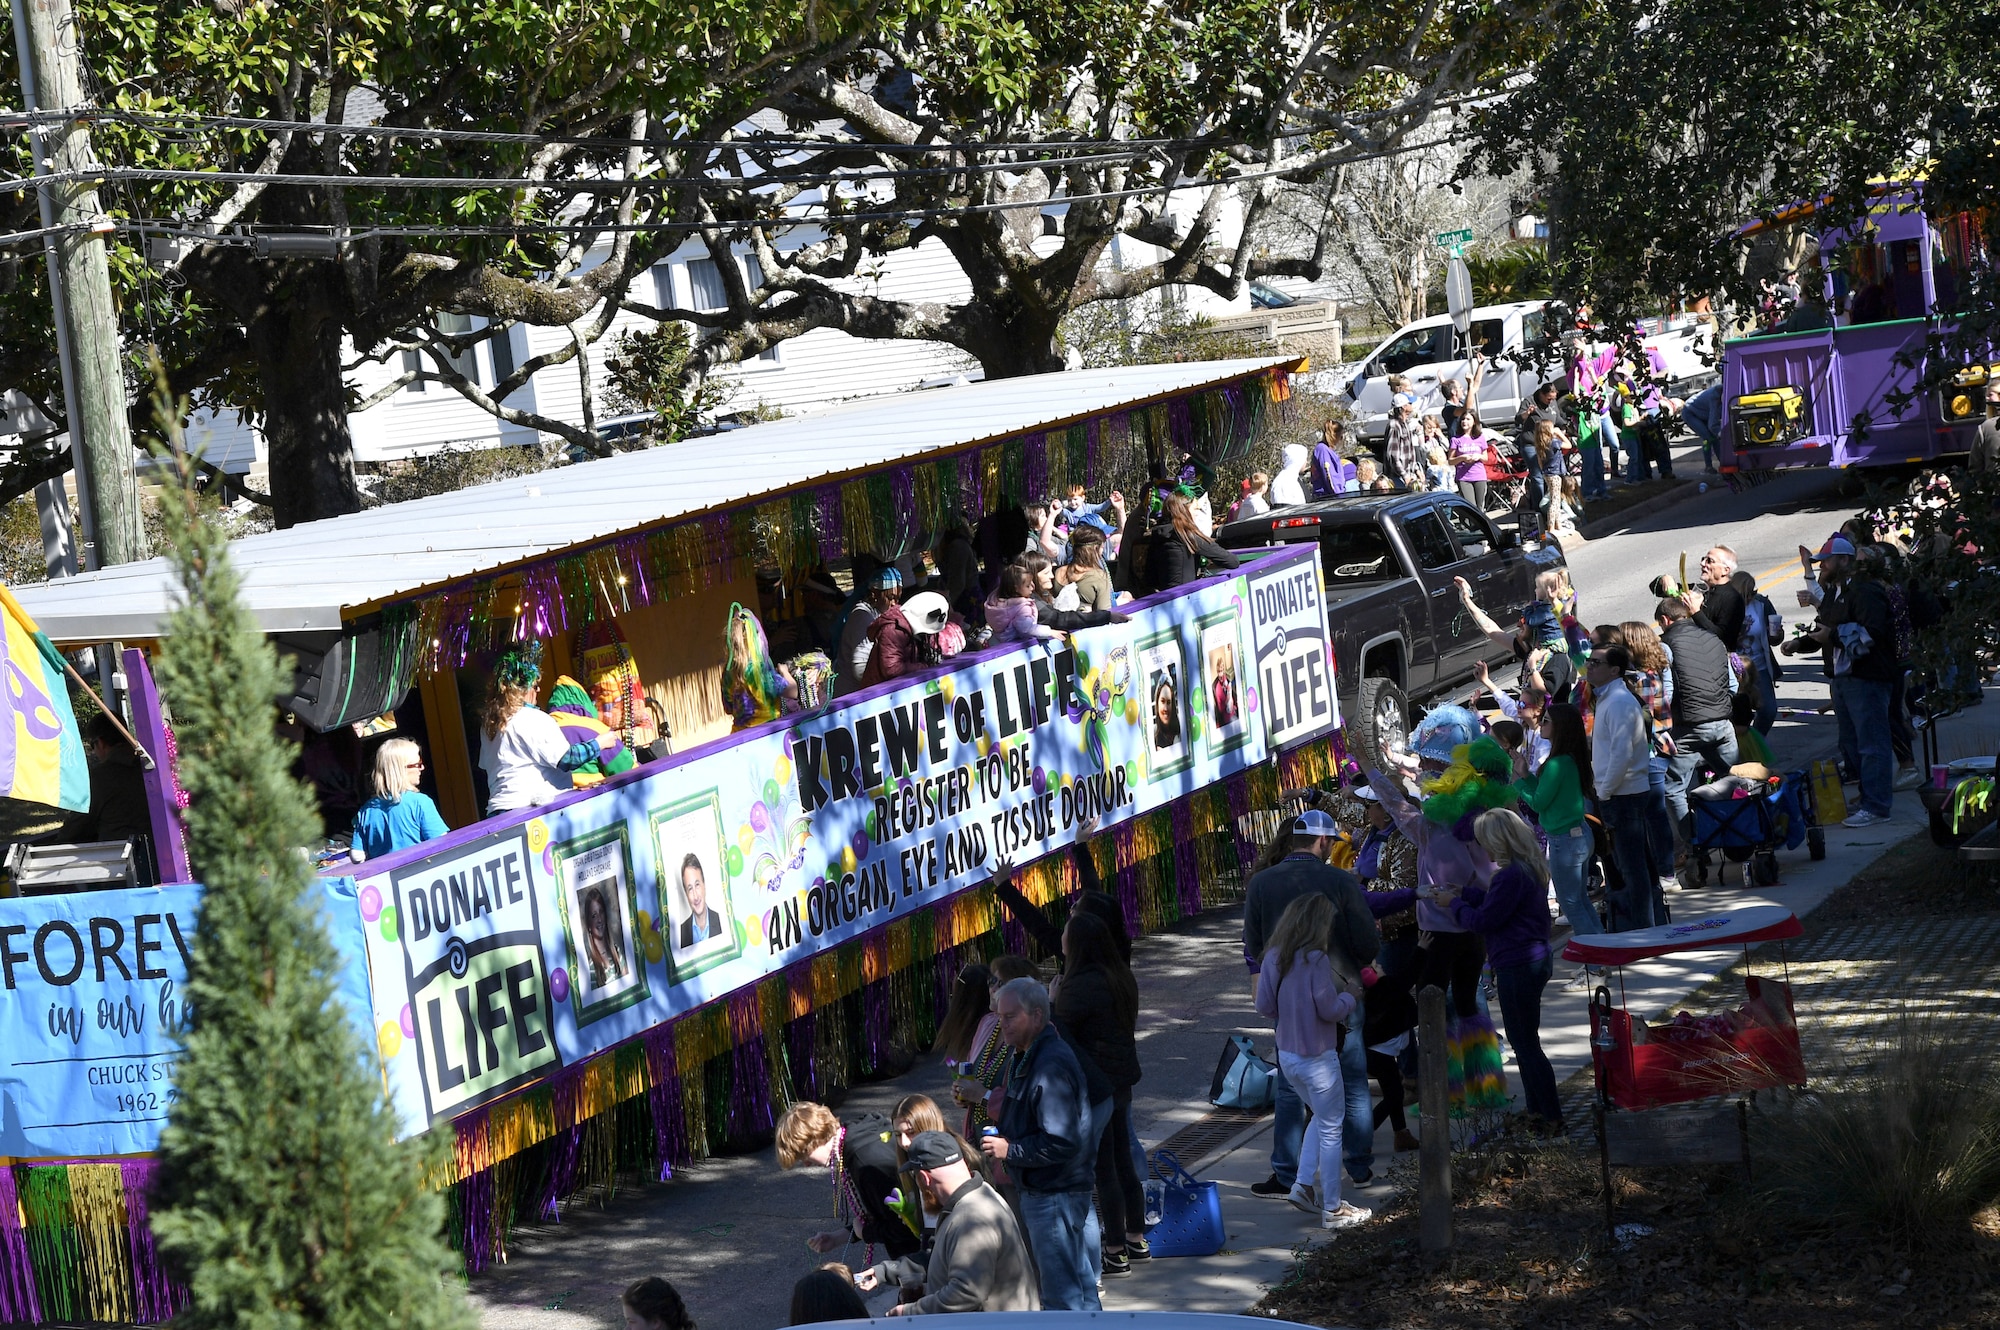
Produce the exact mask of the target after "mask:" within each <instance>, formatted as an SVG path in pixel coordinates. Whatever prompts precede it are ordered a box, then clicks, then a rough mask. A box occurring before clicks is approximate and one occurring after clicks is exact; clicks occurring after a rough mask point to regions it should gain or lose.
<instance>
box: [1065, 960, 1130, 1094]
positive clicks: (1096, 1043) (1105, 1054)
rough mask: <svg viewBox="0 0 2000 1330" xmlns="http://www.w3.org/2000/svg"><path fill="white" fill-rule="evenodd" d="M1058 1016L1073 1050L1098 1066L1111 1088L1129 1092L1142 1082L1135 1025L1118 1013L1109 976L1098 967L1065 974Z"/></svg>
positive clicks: (1067, 971)
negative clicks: (1140, 1079)
mask: <svg viewBox="0 0 2000 1330" xmlns="http://www.w3.org/2000/svg"><path fill="white" fill-rule="evenodd" d="M1134 1015H1135V1017H1136V1015H1137V1013H1134ZM1055 1017H1056V1025H1057V1027H1058V1028H1060V1029H1061V1030H1062V1035H1063V1038H1065V1039H1067V1040H1068V1041H1069V1044H1070V1047H1071V1048H1073V1049H1075V1050H1076V1052H1077V1055H1078V1056H1079V1057H1084V1058H1088V1059H1090V1061H1092V1062H1094V1063H1096V1064H1097V1069H1098V1070H1099V1071H1101V1072H1103V1073H1104V1077H1105V1079H1106V1080H1108V1081H1110V1082H1111V1086H1112V1089H1114V1090H1129V1089H1131V1088H1132V1087H1133V1086H1135V1085H1137V1084H1138V1083H1139V1044H1138V1031H1137V1029H1136V1022H1135V1021H1134V1022H1128V1021H1127V1020H1125V1019H1124V1018H1123V1017H1121V1016H1120V1015H1119V1014H1118V1001H1117V998H1116V997H1114V996H1113V994H1112V989H1111V976H1110V975H1108V974H1106V973H1105V972H1104V971H1103V970H1101V969H1099V968H1098V967H1096V966H1091V967H1090V968H1088V969H1083V970H1066V971H1064V973H1063V979H1062V985H1061V987H1060V988H1058V989H1057V990H1056V1002H1055Z"/></svg>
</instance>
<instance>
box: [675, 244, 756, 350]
mask: <svg viewBox="0 0 2000 1330" xmlns="http://www.w3.org/2000/svg"><path fill="white" fill-rule="evenodd" d="M687 272H688V287H689V288H690V290H691V291H692V292H693V295H694V300H693V304H694V308H695V309H697V310H699V311H701V312H702V313H703V314H714V313H717V312H719V311H721V310H725V309H728V308H729V292H728V291H727V290H726V289H725V288H724V287H723V284H722V272H721V270H720V269H718V268H717V267H716V266H715V260H714V259H689V260H688V263H687ZM743 273H744V281H745V283H746V284H747V285H748V286H749V288H750V290H752V291H755V290H756V289H757V288H758V287H760V286H762V285H763V284H764V267H763V265H762V264H760V263H758V262H757V256H756V255H754V254H746V255H744V256H743ZM756 359H757V360H758V361H759V362H760V363H766V364H777V363H778V348H777V347H775V346H773V347H767V348H765V349H764V350H762V351H759V352H758V353H757V356H756Z"/></svg>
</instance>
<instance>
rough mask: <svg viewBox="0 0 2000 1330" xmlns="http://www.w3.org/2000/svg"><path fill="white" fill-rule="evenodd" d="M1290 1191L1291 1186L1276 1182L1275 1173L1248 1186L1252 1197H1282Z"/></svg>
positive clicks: (1287, 1183)
mask: <svg viewBox="0 0 2000 1330" xmlns="http://www.w3.org/2000/svg"><path fill="white" fill-rule="evenodd" d="M1291 1189H1292V1184H1291V1183H1289V1182H1280V1181H1278V1175H1277V1174H1276V1173H1273V1174H1272V1175H1271V1176H1270V1177H1268V1178H1265V1179H1264V1180H1263V1181H1262V1182H1253V1183H1251V1184H1250V1194H1251V1195H1252V1196H1283V1195H1285V1194H1286V1193H1287V1192H1289V1191H1291Z"/></svg>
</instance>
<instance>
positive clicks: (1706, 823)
mask: <svg viewBox="0 0 2000 1330" xmlns="http://www.w3.org/2000/svg"><path fill="white" fill-rule="evenodd" d="M1759 785H1761V792H1758V788H1757V787H1758V786H1759ZM1745 790H1748V791H1749V792H1748V793H1745V792H1744V791H1745ZM1688 811H1689V812H1690V813H1691V814H1693V816H1694V839H1693V848H1694V856H1693V863H1692V865H1691V866H1692V867H1693V869H1694V872H1695V876H1696V880H1697V881H1698V882H1707V881H1708V870H1709V867H1710V864H1711V860H1710V858H1709V854H1710V851H1720V852H1721V855H1722V863H1721V864H1719V865H1717V866H1716V881H1717V882H1718V883H1723V882H1727V881H1728V866H1729V865H1730V864H1736V865H1737V866H1738V871H1739V873H1740V874H1741V885H1743V886H1749V885H1751V884H1752V883H1755V884H1756V885H1757V886H1760V887H1768V886H1772V885H1775V884H1776V882H1777V881H1778V849H1779V847H1780V846H1783V847H1784V848H1785V849H1788V850H1795V849H1797V848H1798V847H1799V846H1800V845H1801V844H1805V845H1806V846H1807V852H1808V853H1809V855H1810V856H1811V857H1812V858H1813V859H1824V858H1826V832H1825V830H1824V829H1823V828H1821V827H1820V826H1819V818H1818V815H1817V810H1816V808H1815V807H1814V804H1813V789H1812V781H1811V779H1810V778H1809V777H1808V776H1807V774H1806V772H1805V770H1804V769H1803V768H1801V769H1800V770H1797V771H1791V772H1787V773H1786V774H1785V775H1784V776H1783V777H1773V778H1772V779H1771V780H1769V781H1767V782H1749V781H1746V780H1745V778H1743V777H1740V776H1735V777H1729V778H1727V779H1724V780H1719V781H1714V782H1712V783H1710V784H1708V785H1704V786H1702V787H1701V788H1700V789H1696V790H1690V791H1689V792H1688Z"/></svg>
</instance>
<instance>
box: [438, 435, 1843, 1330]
mask: <svg viewBox="0 0 2000 1330" xmlns="http://www.w3.org/2000/svg"><path fill="white" fill-rule="evenodd" d="M1676 463H1677V466H1678V468H1679V470H1680V473H1681V474H1682V475H1692V476H1697V477H1698V474H1699V472H1700V462H1699V458H1698V457H1694V458H1692V459H1689V458H1687V457H1685V456H1683V457H1680V458H1677V459H1676ZM1711 479H1713V480H1714V481H1715V485H1714V487H1713V488H1711V489H1710V490H1709V491H1708V492H1707V493H1705V494H1703V495H1701V496H1700V497H1698V498H1696V499H1694V500H1691V501H1689V502H1687V503H1683V504H1680V505H1677V506H1676V507H1673V508H1671V509H1668V510H1666V511H1663V512H1660V513H1656V514H1654V515H1652V516H1650V517H1646V518H1641V519H1639V520H1637V521H1635V522H1634V523H1632V524H1631V526H1630V527H1629V528H1628V529H1625V530H1622V531H1619V532H1616V533H1614V534H1611V535H1608V536H1603V537H1600V538H1598V539H1596V540H1592V541H1590V542H1588V543H1587V544H1585V545H1582V546H1580V547H1578V548H1576V549H1575V550H1574V551H1573V552H1572V553H1571V555H1570V565H1571V567H1572V569H1573V577H1574V581H1575V583H1576V586H1577V589H1578V593H1579V597H1580V608H1581V610H1582V616H1583V619H1584V621H1585V622H1586V623H1592V624H1594V623H1602V622H1606V621H1613V620H1625V619H1636V618H1648V617H1650V614H1651V607H1652V604H1653V598H1652V597H1651V595H1650V594H1649V593H1648V592H1647V590H1646V583H1647V581H1648V580H1650V579H1651V578H1652V577H1653V576H1654V575H1656V574H1658V573H1666V572H1677V571H1678V565H1679V556H1680V554H1681V552H1683V551H1685V552H1686V553H1687V555H1688V568H1689V572H1690V574H1691V575H1692V574H1693V573H1694V572H1695V565H1696V560H1698V559H1699V557H1700V555H1701V552H1702V551H1703V550H1705V549H1707V548H1708V547H1709V546H1710V545H1712V544H1715V543H1718V542H1719V543H1723V544H1727V545H1730V546H1732V547H1733V548H1734V549H1735V550H1736V551H1737V554H1738V557H1739V560H1740V562H1741V565H1742V566H1743V567H1745V568H1747V569H1749V570H1750V571H1751V573H1752V574H1754V575H1755V576H1756V577H1757V579H1758V583H1759V585H1760V586H1763V587H1765V588H1767V589H1768V590H1769V591H1770V593H1771V595H1772V599H1773V601H1774V602H1775V603H1776V604H1778V606H1779V607H1780V610H1781V612H1783V613H1784V614H1785V615H1786V617H1787V619H1788V620H1789V619H1792V618H1794V617H1796V616H1797V614H1798V613H1799V611H1798V609H1797V605H1796V598H1795V596H1794V595H1793V592H1794V591H1795V590H1796V588H1797V587H1798V585H1799V570H1798V546H1799V545H1801V544H1805V545H1810V546H1813V547H1817V546H1818V545H1819V544H1820V542H1821V541H1823V540H1824V539H1825V538H1826V537H1827V536H1828V535H1829V534H1830V533H1831V532H1832V531H1833V530H1834V529H1835V528H1836V527H1837V526H1838V525H1839V524H1840V522H1841V520H1842V519H1843V518H1844V517H1845V516H1846V515H1847V514H1848V513H1850V512H1852V511H1853V510H1854V508H1855V507H1857V506H1858V502H1859V501H1858V498H1856V497H1847V498H1843V497H1842V496H1841V481H1840V478H1839V477H1838V476H1834V475H1830V474H1826V473H1818V474H1805V473H1801V474H1797V475H1792V476H1787V477H1783V478H1780V479H1778V480H1776V481H1773V482H1771V483H1769V484H1766V485H1762V486H1759V487H1757V488H1755V489H1750V490H1746V491H1744V492H1742V493H1731V492H1730V491H1729V490H1728V489H1727V487H1726V486H1724V485H1723V484H1722V483H1721V481H1720V478H1711ZM1490 608H1492V609H1493V610H1495V611H1496V613H1497V612H1498V611H1499V610H1500V609H1501V608H1502V607H1497V606H1496V607H1490ZM1779 694H1780V701H1781V703H1782V704H1783V705H1784V707H1785V708H1786V714H1785V717H1784V719H1783V720H1781V721H1780V724H1779V728H1778V730H1777V731H1776V732H1775V734H1774V735H1773V744H1774V747H1776V748H1777V749H1778V754H1779V757H1780V759H1781V760H1782V761H1785V762H1787V763H1790V762H1796V761H1802V760H1804V759H1805V758H1807V757H1810V756H1816V755H1819V754H1820V753H1823V752H1825V751H1826V750H1827V749H1828V748H1829V747H1830V746H1831V742H1832V722H1831V719H1830V718H1828V717H1826V716H1823V715H1821V714H1820V708H1821V707H1822V706H1823V705H1824V702H1825V696H1826V689H1825V687H1824V684H1823V682H1822V681H1820V680H1819V678H1818V670H1817V668H1816V667H1814V666H1812V665H1810V664H1808V665H1806V666H1804V667H1802V668H1801V667H1794V668H1793V669H1792V671H1791V674H1790V676H1789V677H1788V679H1787V680H1786V681H1785V682H1784V683H1783V684H1781V685H1780V688H1779ZM1239 937H1240V931H1239V925H1238V923H1237V921H1236V919H1235V918H1234V917H1233V916H1232V912H1227V911H1218V912H1216V913H1214V914H1211V915H1210V916H1207V917H1205V918H1203V919H1201V920H1198V921H1196V922H1195V923H1193V924H1191V925H1189V926H1187V927H1185V928H1184V929H1182V930H1181V931H1179V932H1176V933H1173V934H1169V935H1166V936H1163V937H1158V938H1149V939H1143V940H1142V941H1141V942H1140V943H1139V945H1138V946H1137V947H1136V948H1135V953H1134V958H1133V959H1134V963H1135V964H1134V968H1135V970H1136V971H1137V973H1138V975H1139V981H1140V988H1141V998H1142V1002H1143V1004H1144V1008H1145V1010H1144V1014H1143V1016H1142V1025H1141V1046H1140V1056H1141V1059H1142V1061H1143V1063H1144V1065H1145V1069H1146V1075H1145V1080H1144V1081H1143V1082H1142V1084H1141V1085H1140V1086H1139V1090H1138V1095H1137V1097H1136V1099H1135V1104H1134V1119H1135V1122H1136V1124H1137V1126H1138V1129H1139V1132H1140V1134H1141V1136H1142V1137H1143V1138H1144V1139H1146V1140H1147V1141H1148V1142H1157V1141H1159V1140H1161V1139H1163V1138H1164V1137H1166V1136H1168V1135H1170V1134H1171V1133H1172V1132H1173V1131H1174V1130H1175V1129H1176V1128H1177V1127H1178V1126H1179V1125H1180V1124H1181V1123H1183V1122H1186V1121H1191V1120H1193V1119H1195V1118H1197V1117H1199V1116H1200V1115H1201V1114H1202V1113H1203V1112H1204V1111H1205V1110H1206V1107H1207V1105H1206V1104H1205V1103H1204V1102H1203V1099H1204V1096H1205V1095H1206V1092H1207V1087H1208V1083H1209V1079H1210V1076H1211V1075H1212V1073H1213V1070H1214V1066H1215V1058H1216V1055H1217V1053H1218V1051H1219V1049H1220V1047H1221V1044H1222V1042H1223V1037H1224V1036H1225V1035H1226V1034H1228V1033H1232V1032H1236V1031H1239V1030H1240V1031H1245V1032H1253V1033H1259V1034H1265V1035H1266V1036H1267V1033H1268V1032H1266V1031H1264V1030H1263V1029H1262V1027H1261V1023H1260V1022H1259V1021H1258V1018H1257V1017H1256V1016H1255V1015H1254V1013H1252V1012H1251V1010H1250V1004H1249V992H1248V985H1247V983H1246V980H1245V971H1244V968H1243V965H1242V960H1241V951H1240V949H1239V946H1238V939H1239ZM946 1084H947V1082H946V1078H945V1075H944V1072H943V1069H942V1067H941V1066H939V1065H938V1064H937V1062H936V1061H935V1060H934V1059H933V1060H929V1061H926V1062H925V1063H921V1064H919V1066H918V1067H917V1068H915V1069H914V1070H912V1071H911V1072H909V1073H908V1074H906V1075H905V1076H903V1077H901V1078H900V1079H898V1080H896V1081H892V1082H883V1083H878V1084H875V1085H871V1086H866V1087H862V1088H859V1089H857V1090H856V1091H855V1092H853V1093H852V1094H851V1095H850V1096H849V1098H848V1099H847V1101H846V1102H844V1103H842V1104H840V1105H839V1106H838V1107H839V1109H840V1111H842V1112H843V1113H849V1112H859V1111H866V1110H870V1109H875V1110H881V1111H885V1112H886V1111H887V1110H888V1109H889V1107H890V1106H891V1105H893V1104H894V1103H895V1101H896V1100H897V1099H898V1098H899V1097H900V1096H902V1095H903V1094H906V1093H909V1092H912V1091H923V1092H925V1093H930V1094H932V1095H933V1096H934V1097H937V1098H939V1099H940V1101H942V1099H943V1096H944V1091H945V1087H946ZM830 1212H831V1195H830V1192H829V1189H828V1181H827V1178H826V1175H825V1174H824V1172H819V1171H814V1170H810V1169H801V1170H799V1171H798V1172H795V1173H791V1174H786V1173H782V1172H780V1171H779V1170H778V1168H777V1165H776V1162H775V1160H774V1158H773V1156H772V1153H771V1152H770V1151H769V1150H766V1151H763V1152H762V1153H760V1154H758V1155H755V1156H751V1157H746V1158H734V1159H718V1160H711V1161H707V1162H704V1163H702V1164H698V1165H694V1166H692V1167H690V1168H688V1169H686V1170H684V1172H683V1173H682V1175H681V1176H680V1177H677V1178H676V1179H675V1180H674V1181H673V1182H671V1183H667V1184H661V1185H650V1186H645V1187H639V1188H629V1189H625V1190H623V1191H621V1192H620V1193H619V1194H618V1195H617V1196H616V1197H614V1198H613V1199H612V1200H611V1201H610V1202H609V1204H608V1205H606V1206H605V1207H604V1208H602V1209H579V1210H577V1211H575V1212H573V1213H572V1214H570V1215H569V1216H567V1217H566V1218H565V1220H564V1222H562V1223H561V1224H559V1225H550V1226H542V1227H536V1228H524V1229H522V1230H519V1231H517V1235H516V1238H515V1242H514V1246H513V1251H512V1254H511V1258H510V1261H509V1263H508V1264H507V1265H505V1266H502V1267H498V1268H496V1269H492V1270H489V1271H486V1272H484V1273H482V1274H481V1275H480V1276H479V1277H478V1278H476V1279H474V1280H473V1281H472V1296H473V1299H474V1301H475V1303H476V1304H477V1305H478V1307H479V1309H480V1314H481V1321H482V1324H483V1325H485V1326H486V1327H488V1330H586V1328H589V1330H615V1328H616V1327H618V1326H620V1325H622V1318H621V1317H620V1314H619V1308H618V1295H619V1292H620V1290H622V1289H623V1288H624V1287H625V1286H626V1285H628V1284H629V1283H631V1282H632V1281H633V1280H636V1279H638V1278H640V1277H642V1276H645V1275H649V1274H661V1275H664V1276H666V1277H667V1278H668V1279H670V1280H671V1281H672V1282H673V1283H674V1285H675V1287H676V1288H678V1289H679V1290H680V1291H681V1293H682V1295H683V1296H684V1297H685V1298H686V1300H687V1303H688V1306H689V1310H690V1311H691V1312H692V1313H693V1315H694V1318H695V1320H696V1322H697V1323H698V1324H699V1325H700V1326H701V1327H702V1330H769V1327H774V1326H780V1325H783V1324H785V1322H786V1319H787V1315H786V1314H787V1310H788V1305H789V1299H790V1291H791V1286H792V1284H793V1282H794V1281H795V1280H796V1279H797V1278H798V1277H799V1276H800V1275H802V1274H804V1273H806V1272H807V1271H809V1270H811V1269H813V1268H814V1266H815V1265H816V1264H817V1263H818V1261H819V1260H821V1259H824V1258H821V1257H817V1256H814V1255H813V1254H812V1253H811V1252H809V1251H808V1250H807V1249H806V1247H805V1245H804V1244H805V1239H806V1238H807V1236H809V1235H810V1234H812V1233H813V1232H815V1231H817V1230H819V1229H821V1228H824V1227H830V1223H829V1218H830ZM859 1258H860V1253H859V1250H858V1249H855V1250H851V1251H850V1252H849V1253H848V1254H847V1256H846V1259H848V1260H850V1261H854V1262H858V1261H859Z"/></svg>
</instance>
